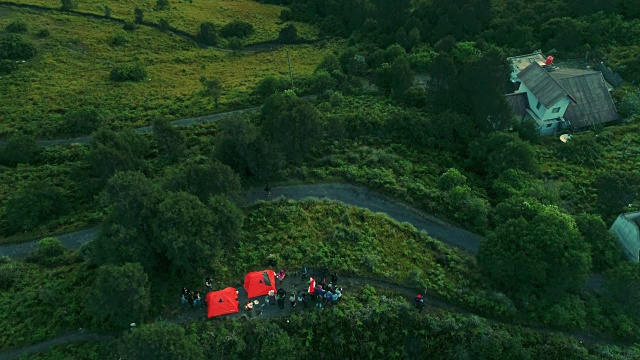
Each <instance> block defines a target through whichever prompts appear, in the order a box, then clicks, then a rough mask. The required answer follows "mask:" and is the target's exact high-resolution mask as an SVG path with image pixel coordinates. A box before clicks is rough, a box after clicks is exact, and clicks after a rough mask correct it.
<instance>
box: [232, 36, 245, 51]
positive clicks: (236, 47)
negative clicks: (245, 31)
mask: <svg viewBox="0 0 640 360" xmlns="http://www.w3.org/2000/svg"><path fill="white" fill-rule="evenodd" d="M228 44H229V49H231V50H233V53H234V54H238V53H239V52H240V51H241V50H242V49H244V44H243V43H242V39H240V38H237V37H232V38H229V41H228Z"/></svg>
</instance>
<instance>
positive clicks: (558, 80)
mask: <svg viewBox="0 0 640 360" xmlns="http://www.w3.org/2000/svg"><path fill="white" fill-rule="evenodd" d="M509 59H510V60H511V64H512V65H511V67H512V70H513V72H512V76H513V74H514V73H515V72H516V71H518V73H517V75H516V76H515V78H513V77H512V81H514V82H515V83H516V85H517V86H518V88H517V90H516V91H515V92H514V93H512V94H508V95H507V100H508V101H509V103H511V104H512V106H513V110H514V113H515V115H516V117H517V118H518V120H520V121H522V120H525V119H527V118H528V119H532V120H533V121H535V123H536V124H537V125H538V129H539V130H540V134H541V135H551V134H554V133H556V132H558V131H563V130H573V131H578V130H580V129H584V128H588V127H591V126H594V125H599V124H607V123H612V122H614V121H617V120H619V115H618V113H617V111H616V107H615V105H614V103H613V99H612V98H611V94H610V93H609V89H608V86H607V83H606V82H605V80H604V77H603V76H602V73H601V72H599V71H591V70H578V69H563V68H557V67H555V66H552V65H548V64H547V63H545V58H544V56H542V54H540V53H538V54H529V55H526V56H525V57H516V58H509ZM541 62H542V64H541ZM524 65H526V67H524V69H522V70H520V69H521V68H522V67H523V66H524ZM525 96H526V99H525Z"/></svg>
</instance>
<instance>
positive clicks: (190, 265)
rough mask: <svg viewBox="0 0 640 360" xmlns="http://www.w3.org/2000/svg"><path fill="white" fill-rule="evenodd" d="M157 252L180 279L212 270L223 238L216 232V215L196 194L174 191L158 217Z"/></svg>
mask: <svg viewBox="0 0 640 360" xmlns="http://www.w3.org/2000/svg"><path fill="white" fill-rule="evenodd" d="M154 220H155V221H154V236H155V239H156V242H154V245H156V246H157V248H156V249H157V250H156V251H157V252H158V253H161V254H163V255H164V256H165V257H166V259H167V260H168V262H169V270H170V271H171V273H172V274H174V275H177V276H185V275H187V274H190V275H196V274H198V271H199V270H205V269H208V268H209V267H210V264H211V261H212V259H213V257H214V254H215V252H216V250H219V249H220V240H221V239H220V237H219V236H218V234H217V233H216V232H215V230H214V218H213V213H212V212H211V211H210V210H209V209H207V207H206V206H205V205H204V204H203V203H202V202H201V201H200V200H199V199H198V198H197V197H196V196H194V195H191V194H188V193H185V192H178V193H173V192H170V193H169V194H168V195H167V196H166V198H165V199H164V201H162V202H161V203H160V205H159V207H158V212H157V213H156V216H155V218H154Z"/></svg>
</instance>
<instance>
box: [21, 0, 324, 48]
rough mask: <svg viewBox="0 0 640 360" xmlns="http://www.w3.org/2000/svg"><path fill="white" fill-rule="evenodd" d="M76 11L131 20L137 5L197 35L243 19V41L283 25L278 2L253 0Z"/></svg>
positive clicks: (141, 0) (94, 6) (112, 1)
mask: <svg viewBox="0 0 640 360" xmlns="http://www.w3.org/2000/svg"><path fill="white" fill-rule="evenodd" d="M15 2H16V3H20V4H30V5H40V6H46V7H50V8H60V6H61V2H60V1H59V0H16V1H15ZM77 4H78V7H77V9H76V10H77V11H81V12H86V13H92V14H98V15H104V14H105V11H104V7H105V6H108V7H109V8H110V9H111V17H113V18H118V19H124V20H133V11H134V9H135V8H136V7H139V8H140V9H142V10H143V11H144V18H145V20H146V21H150V22H154V23H158V22H159V21H160V19H165V20H167V21H168V22H169V25H171V26H172V27H174V28H176V29H179V30H182V31H186V32H188V33H190V34H194V35H195V34H196V33H197V32H198V28H199V26H200V24H201V23H203V22H205V21H211V22H213V23H214V24H216V25H220V26H222V25H225V24H227V23H229V22H231V21H233V20H236V19H238V20H243V21H246V22H248V23H250V24H252V25H253V27H254V29H255V33H254V34H253V35H251V36H250V37H248V38H247V39H246V43H255V42H260V41H269V40H275V39H277V38H278V32H279V31H280V29H282V28H283V27H284V24H282V22H281V21H280V19H279V16H280V12H281V11H282V10H283V9H285V8H284V7H282V6H278V5H267V4H260V3H258V2H256V1H253V0H194V1H192V2H189V1H186V0H185V1H176V0H170V1H169V4H170V8H169V9H166V10H161V11H156V10H155V9H154V7H155V6H156V1H155V0H130V1H118V0H105V1H102V0H82V1H77ZM293 24H295V26H296V28H297V29H298V34H299V35H300V36H303V37H305V38H308V39H314V38H316V37H317V36H318V31H317V29H315V28H314V27H313V26H311V25H309V24H305V23H299V22H293Z"/></svg>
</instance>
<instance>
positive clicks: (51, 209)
mask: <svg viewBox="0 0 640 360" xmlns="http://www.w3.org/2000/svg"><path fill="white" fill-rule="evenodd" d="M4 207H5V211H6V216H5V217H4V221H5V222H6V225H5V226H6V229H7V235H10V234H14V233H16V232H19V231H33V230H36V229H37V228H38V227H39V226H40V225H42V224H44V223H46V222H48V221H50V220H53V219H56V218H58V217H60V216H62V215H64V214H66V213H67V212H68V211H69V207H70V206H69V200H68V198H67V197H66V196H65V194H64V193H63V192H62V191H61V190H60V189H58V188H56V187H53V186H51V185H49V184H46V183H43V182H32V183H29V184H27V185H25V186H24V187H23V188H20V189H18V190H17V191H15V192H14V193H13V194H11V195H9V196H8V198H7V200H6V203H5V205H4Z"/></svg>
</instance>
